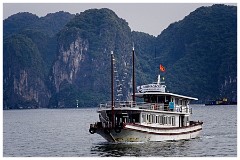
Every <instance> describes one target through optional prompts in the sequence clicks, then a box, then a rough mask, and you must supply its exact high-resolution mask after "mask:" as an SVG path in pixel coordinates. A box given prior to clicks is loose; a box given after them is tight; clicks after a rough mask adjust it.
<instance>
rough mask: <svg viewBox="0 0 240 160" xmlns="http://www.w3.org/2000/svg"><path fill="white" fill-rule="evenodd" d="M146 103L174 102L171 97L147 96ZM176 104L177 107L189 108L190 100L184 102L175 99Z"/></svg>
mask: <svg viewBox="0 0 240 160" xmlns="http://www.w3.org/2000/svg"><path fill="white" fill-rule="evenodd" d="M144 102H147V103H169V102H174V99H173V98H170V96H157V97H156V96H152V97H151V96H145V97H144ZM175 104H177V105H183V106H187V104H188V100H182V99H178V98H175Z"/></svg>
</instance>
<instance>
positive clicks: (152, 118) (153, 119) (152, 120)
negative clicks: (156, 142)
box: [151, 114, 155, 123]
mask: <svg viewBox="0 0 240 160" xmlns="http://www.w3.org/2000/svg"><path fill="white" fill-rule="evenodd" d="M151 122H152V123H155V115H154V114H152V115H151Z"/></svg>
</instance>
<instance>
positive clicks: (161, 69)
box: [159, 64, 165, 72]
mask: <svg viewBox="0 0 240 160" xmlns="http://www.w3.org/2000/svg"><path fill="white" fill-rule="evenodd" d="M159 69H160V71H162V72H165V67H163V65H161V64H160V68H159Z"/></svg>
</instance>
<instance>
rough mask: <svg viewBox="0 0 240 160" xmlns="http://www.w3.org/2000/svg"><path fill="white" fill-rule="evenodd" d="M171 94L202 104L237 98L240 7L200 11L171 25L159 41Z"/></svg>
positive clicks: (210, 8) (160, 60) (158, 46)
mask: <svg viewBox="0 0 240 160" xmlns="http://www.w3.org/2000/svg"><path fill="white" fill-rule="evenodd" d="M156 46H157V54H158V55H157V59H158V61H159V63H163V64H164V65H165V66H166V70H167V71H166V75H165V76H166V82H167V84H168V87H169V90H170V91H175V92H178V93H182V94H186V95H192V96H195V97H198V98H199V99H200V100H202V101H201V102H204V101H205V100H210V99H216V98H222V97H227V98H229V99H230V100H234V101H236V98H237V7H235V6H226V5H213V6H211V7H201V8H198V9H197V10H195V11H194V12H192V13H190V14H189V15H188V16H186V17H185V18H184V19H183V20H181V21H179V22H175V23H173V24H171V25H170V26H169V27H168V28H167V29H165V30H164V31H163V32H162V33H161V34H160V35H159V36H158V37H157V40H156Z"/></svg>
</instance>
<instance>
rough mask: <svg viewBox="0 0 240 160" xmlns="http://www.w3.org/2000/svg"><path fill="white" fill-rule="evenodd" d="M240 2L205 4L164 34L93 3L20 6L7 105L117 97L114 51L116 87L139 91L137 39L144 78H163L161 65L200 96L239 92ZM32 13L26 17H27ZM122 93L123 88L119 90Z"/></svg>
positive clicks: (10, 47) (12, 30) (12, 36)
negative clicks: (43, 12) (44, 11)
mask: <svg viewBox="0 0 240 160" xmlns="http://www.w3.org/2000/svg"><path fill="white" fill-rule="evenodd" d="M236 9H237V8H236V7H235V6H226V5H213V6H211V7H201V8H198V9H197V10H196V11H194V12H192V13H190V14H189V15H188V16H186V17H185V18H184V19H183V20H181V21H178V22H175V23H172V24H170V25H169V27H167V28H166V29H165V30H164V31H163V32H162V33H161V34H160V35H159V36H157V37H154V36H150V35H148V34H146V33H141V32H134V31H131V29H130V28H129V26H128V23H127V22H126V21H125V20H124V19H121V18H119V17H118V16H117V15H116V14H115V13H114V12H113V11H111V10H109V9H106V8H103V9H90V10H86V11H85V12H82V13H80V14H76V15H71V14H69V13H65V12H57V13H55V14H48V15H47V16H45V17H41V18H39V17H37V16H36V15H32V14H30V13H19V14H16V15H13V16H11V17H9V18H8V19H6V20H4V24H3V26H4V30H3V31H4V43H3V49H4V52H3V53H4V54H3V55H4V64H3V66H4V67H3V69H4V71H3V72H4V74H3V91H4V96H3V98H4V107H5V108H27V107H30V108H33V107H51V108H62V107H76V105H77V103H78V106H81V107H96V106H97V105H98V104H99V103H101V102H103V103H105V102H106V101H108V100H110V52H111V51H114V56H115V59H116V62H115V70H116V71H117V72H115V88H116V89H119V87H120V88H121V89H122V96H119V97H116V99H122V100H126V99H129V98H130V97H131V96H130V94H131V92H132V86H131V80H132V72H131V70H132V66H131V59H132V56H131V49H132V45H133V43H134V46H135V53H136V54H135V60H136V82H137V85H140V84H146V83H151V82H152V81H155V78H156V75H157V74H158V67H159V64H162V65H164V66H165V68H166V71H165V72H164V73H162V74H163V76H164V77H165V80H166V83H167V87H168V88H167V89H168V90H169V91H172V92H176V93H179V94H184V95H189V96H195V97H198V98H199V99H200V100H199V102H200V103H204V102H205V101H207V100H211V99H216V98H223V97H227V98H228V99H231V100H233V101H235V100H236V97H237V18H236V17H237V12H236ZM23 19H25V21H23ZM116 94H117V92H115V95H116Z"/></svg>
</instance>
